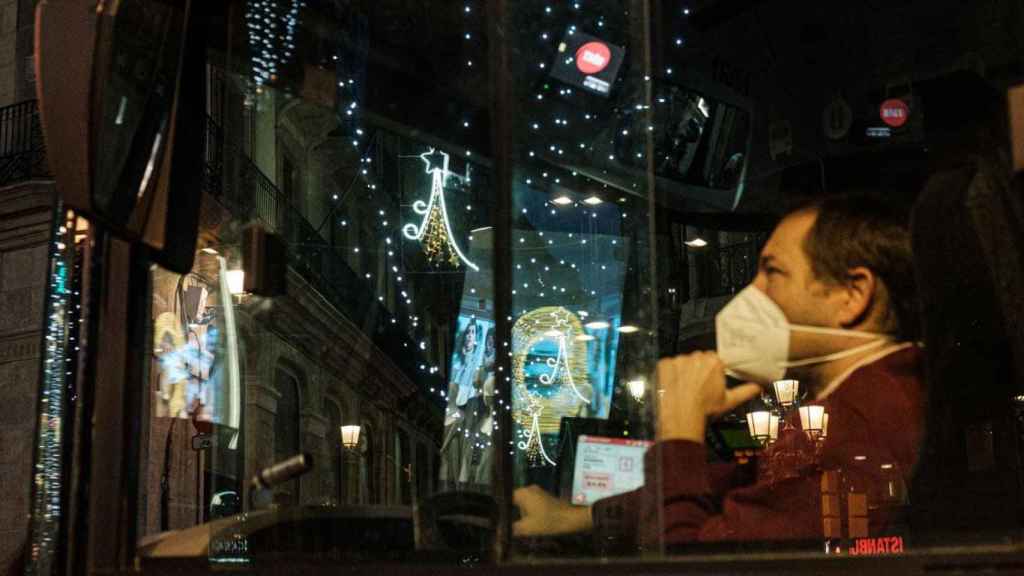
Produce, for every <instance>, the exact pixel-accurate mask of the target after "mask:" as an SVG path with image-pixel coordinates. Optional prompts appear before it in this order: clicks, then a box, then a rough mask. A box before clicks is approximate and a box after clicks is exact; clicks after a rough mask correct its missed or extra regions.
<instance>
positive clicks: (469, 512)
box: [414, 492, 498, 562]
mask: <svg viewBox="0 0 1024 576" xmlns="http://www.w3.org/2000/svg"><path fill="white" fill-rule="evenodd" d="M414 521H415V531H416V549H417V550H432V551H446V552H455V553H458V554H460V555H461V556H462V558H463V562H473V561H476V562H479V561H482V560H486V559H489V558H490V555H491V551H492V550H493V548H494V537H495V534H496V533H497V528H498V504H497V502H496V501H495V500H494V498H493V497H491V496H489V495H487V494H482V493H480V492H439V493H437V494H434V495H433V496H430V497H429V498H425V499H423V500H421V501H420V502H418V504H417V506H416V509H415V512H414Z"/></svg>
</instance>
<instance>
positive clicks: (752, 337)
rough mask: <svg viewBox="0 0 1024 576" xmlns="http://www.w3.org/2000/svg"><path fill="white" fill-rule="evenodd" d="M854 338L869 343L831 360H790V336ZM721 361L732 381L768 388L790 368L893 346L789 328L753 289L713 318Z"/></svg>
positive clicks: (833, 331)
mask: <svg viewBox="0 0 1024 576" xmlns="http://www.w3.org/2000/svg"><path fill="white" fill-rule="evenodd" d="M791 331H793V332H811V333H815V334H829V335H835V336H854V337H858V338H866V339H870V342H867V343H866V344H863V345H861V346H856V347H854V348H849V349H847V350H842V351H840V352H836V353H834V354H829V355H827V356H816V357H813V358H803V359H801V360H793V361H791V360H790V359H789V340H790V332H791ZM715 332H716V339H717V348H718V349H717V352H718V357H719V359H721V361H722V363H723V364H725V368H726V372H727V373H728V374H729V375H730V376H734V377H736V378H741V379H744V380H749V381H751V382H757V383H759V384H770V383H771V382H774V381H776V380H781V379H782V378H783V377H784V376H785V375H786V368H789V367H791V366H806V365H809V364H822V363H825V362H831V361H833V360H839V359H840V358H846V357H847V356H852V355H854V354H858V353H860V352H863V351H865V350H870V349H873V348H878V347H880V346H883V345H885V344H886V343H888V342H889V341H890V337H889V336H887V335H885V334H877V333H874V332H860V331H857V330H842V329H839V328H824V327H821V326H806V325H800V324H790V323H789V321H788V320H786V314H785V313H784V312H783V311H782V309H781V308H779V306H778V304H776V303H775V302H774V301H772V299H771V298H769V297H768V295H767V294H765V293H764V292H762V291H760V290H758V289H757V288H756V287H754V286H753V285H750V286H747V287H746V288H744V289H743V290H741V291H740V292H739V293H738V294H736V296H735V297H733V299H732V300H730V301H729V303H728V304H726V305H725V307H724V308H722V310H721V311H719V313H718V315H717V316H716V317H715Z"/></svg>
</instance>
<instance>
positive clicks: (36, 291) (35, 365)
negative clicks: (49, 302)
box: [0, 183, 53, 566]
mask: <svg viewBox="0 0 1024 576" xmlns="http://www.w3.org/2000/svg"><path fill="white" fill-rule="evenodd" d="M52 218H53V185H52V184H49V183H27V184H22V185H17V186H10V187H7V188H3V189H0V406H3V410H0V495H2V496H0V566H6V565H7V564H8V561H9V559H10V558H11V557H12V555H13V554H14V553H15V552H16V551H17V550H18V549H19V548H20V546H21V544H22V542H24V541H25V539H26V538H27V537H28V520H29V511H30V501H29V499H30V497H31V485H32V482H31V471H32V458H33V445H34V442H33V438H34V435H35V424H36V419H35V414H36V403H37V399H38V388H39V370H40V345H41V342H42V329H43V324H42V322H43V302H44V299H45V296H46V276H47V264H48V261H49V260H48V244H49V241H50V230H51V222H52Z"/></svg>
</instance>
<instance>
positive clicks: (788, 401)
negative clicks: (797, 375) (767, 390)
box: [772, 380, 800, 410]
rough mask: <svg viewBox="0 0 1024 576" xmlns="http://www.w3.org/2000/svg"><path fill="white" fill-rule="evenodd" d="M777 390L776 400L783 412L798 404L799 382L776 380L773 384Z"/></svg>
mask: <svg viewBox="0 0 1024 576" xmlns="http://www.w3.org/2000/svg"><path fill="white" fill-rule="evenodd" d="M772 388H774V389H775V399H776V400H777V401H778V402H779V406H781V407H782V409H783V410H786V409H788V408H789V407H790V406H792V405H793V404H794V403H795V402H796V398H797V393H798V392H799V390H800V381H799V380H776V381H775V382H772Z"/></svg>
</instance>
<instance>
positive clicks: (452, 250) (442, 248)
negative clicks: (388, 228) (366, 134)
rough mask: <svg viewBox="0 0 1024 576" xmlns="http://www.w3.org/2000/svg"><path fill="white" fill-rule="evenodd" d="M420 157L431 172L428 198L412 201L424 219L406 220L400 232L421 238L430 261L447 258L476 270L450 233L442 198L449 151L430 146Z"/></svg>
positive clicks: (409, 236) (455, 264) (446, 210)
mask: <svg viewBox="0 0 1024 576" xmlns="http://www.w3.org/2000/svg"><path fill="white" fill-rule="evenodd" d="M438 157H440V162H438V159H437V158H438ZM420 159H421V160H423V163H424V164H426V165H427V169H426V172H427V174H430V175H431V183H430V198H429V199H428V200H427V202H423V201H422V200H417V201H416V202H414V203H413V205H412V209H413V211H415V212H416V213H417V214H419V215H421V216H423V220H422V221H421V222H420V224H419V226H417V225H416V224H406V225H405V226H403V227H402V234H404V235H405V237H406V238H408V239H410V240H416V241H418V242H420V243H421V244H422V245H423V252H424V253H425V254H426V255H427V260H428V261H430V263H432V264H433V263H440V262H444V261H447V262H449V263H450V264H451V265H452V266H458V265H459V262H460V261H461V262H463V263H465V264H466V266H468V267H469V268H471V269H473V270H474V271H477V270H479V269H480V268H479V266H477V265H476V264H474V263H473V262H472V261H470V260H469V258H467V257H466V255H465V254H463V253H462V249H460V248H459V245H458V243H457V242H456V241H455V235H454V234H453V233H452V225H451V221H450V220H449V218H448V208H447V206H446V204H445V200H444V185H445V182H446V181H447V179H448V176H449V172H448V154H445V153H444V152H438V151H436V150H435V149H433V148H431V149H430V150H429V151H427V152H424V153H423V154H420ZM438 164H440V167H438Z"/></svg>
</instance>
